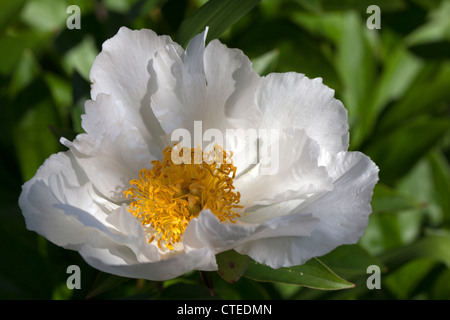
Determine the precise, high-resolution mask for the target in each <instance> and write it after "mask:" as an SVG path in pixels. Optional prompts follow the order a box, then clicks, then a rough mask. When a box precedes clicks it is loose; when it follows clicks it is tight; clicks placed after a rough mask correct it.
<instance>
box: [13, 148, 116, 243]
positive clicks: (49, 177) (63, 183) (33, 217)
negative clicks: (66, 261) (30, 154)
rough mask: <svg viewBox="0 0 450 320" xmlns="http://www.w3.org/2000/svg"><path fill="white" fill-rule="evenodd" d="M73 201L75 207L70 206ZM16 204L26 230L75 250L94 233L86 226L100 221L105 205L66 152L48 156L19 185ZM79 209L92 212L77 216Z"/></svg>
mask: <svg viewBox="0 0 450 320" xmlns="http://www.w3.org/2000/svg"><path fill="white" fill-rule="evenodd" d="M75 204H76V206H77V208H76V207H72V206H71V205H75ZM19 205H20V208H21V209H22V213H23V215H24V217H25V222H26V226H27V228H28V229H29V230H33V231H36V232H37V233H39V234H41V235H43V236H44V237H46V238H47V239H49V240H50V241H52V242H53V243H55V244H57V245H59V246H62V247H65V248H70V249H75V250H76V249H77V248H79V247H80V245H81V244H82V243H84V242H85V241H86V239H88V238H89V237H90V236H91V235H92V233H93V232H95V231H94V228H90V227H86V226H91V227H93V226H94V225H97V223H98V224H102V222H104V220H105V218H106V213H105V211H104V210H102V209H103V208H105V210H107V207H108V206H109V204H108V203H107V202H105V201H104V200H103V199H101V198H100V197H98V196H97V195H96V194H95V192H94V191H93V190H92V187H91V185H90V184H89V182H88V179H87V177H86V175H85V174H84V172H83V171H82V170H81V169H80V168H79V166H78V165H77V164H76V161H75V159H74V157H73V156H72V155H71V153H70V152H65V153H58V154H55V155H52V156H51V157H50V158H49V159H47V160H46V161H45V163H44V164H43V165H42V166H41V167H40V168H39V170H38V171H37V173H36V175H35V176H34V177H33V178H32V179H31V180H29V181H28V182H26V183H25V184H24V185H23V187H22V193H21V195H20V197H19ZM111 206H113V205H112V204H111ZM79 210H85V211H86V212H87V211H90V212H93V213H92V215H90V217H82V218H81V219H79V217H77V212H78V211H79Z"/></svg>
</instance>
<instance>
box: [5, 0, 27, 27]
mask: <svg viewBox="0 0 450 320" xmlns="http://www.w3.org/2000/svg"><path fill="white" fill-rule="evenodd" d="M25 2H26V0H2V1H1V2H0V30H2V29H4V28H5V27H6V26H7V25H8V24H9V23H10V22H12V21H14V20H15V19H16V16H17V15H18V14H19V13H20V11H21V10H22V7H23V5H24V4H25Z"/></svg>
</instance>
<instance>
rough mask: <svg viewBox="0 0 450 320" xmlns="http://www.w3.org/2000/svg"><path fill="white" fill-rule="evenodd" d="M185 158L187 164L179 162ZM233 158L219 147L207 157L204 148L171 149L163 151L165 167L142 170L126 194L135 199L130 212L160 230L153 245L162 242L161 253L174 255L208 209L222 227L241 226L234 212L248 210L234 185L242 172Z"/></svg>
mask: <svg viewBox="0 0 450 320" xmlns="http://www.w3.org/2000/svg"><path fill="white" fill-rule="evenodd" d="M199 154H200V158H199ZM174 155H175V157H173V156H174ZM180 155H182V158H183V159H184V160H185V161H183V162H181V163H178V162H179V161H175V162H176V163H175V162H174V161H173V160H177V159H181V158H180V157H179V156H180ZM231 156H232V155H229V154H227V152H226V151H224V150H223V149H222V148H221V147H220V146H218V145H216V146H215V147H214V151H212V152H210V153H209V154H205V156H203V153H202V151H201V149H200V148H197V149H195V148H192V149H189V148H182V149H174V148H172V147H170V146H169V147H167V148H165V149H164V151H163V161H162V162H161V161H157V160H155V161H152V165H153V168H152V169H150V170H147V169H146V168H144V169H142V170H141V171H140V173H139V179H137V180H131V181H130V185H131V186H132V187H131V188H129V189H128V190H126V191H125V192H124V193H125V195H126V196H127V198H131V200H132V202H131V204H130V206H129V207H128V211H129V212H131V213H132V214H133V215H134V216H135V217H136V218H137V219H138V220H139V222H140V223H141V224H142V225H144V226H151V227H153V228H154V230H155V233H154V234H153V235H152V236H151V237H150V239H149V242H152V241H157V244H158V247H159V248H162V246H165V247H166V248H168V249H170V250H172V249H173V248H174V245H176V244H177V243H179V242H180V241H181V239H182V237H183V233H184V230H185V229H186V227H187V225H188V223H189V221H191V219H192V218H196V217H198V215H199V212H200V211H201V210H203V209H209V210H210V211H211V212H212V213H213V214H214V215H215V216H216V217H217V218H218V219H219V220H220V221H221V222H224V221H230V222H232V223H235V222H236V219H237V218H239V217H240V215H239V214H237V213H236V212H235V211H234V210H235V209H237V208H242V206H239V205H238V203H239V201H240V193H239V192H235V190H234V189H235V188H234V186H233V179H234V177H235V175H236V167H235V166H234V165H233V164H232V162H231ZM205 158H206V159H205ZM199 159H200V160H199ZM186 160H187V161H186Z"/></svg>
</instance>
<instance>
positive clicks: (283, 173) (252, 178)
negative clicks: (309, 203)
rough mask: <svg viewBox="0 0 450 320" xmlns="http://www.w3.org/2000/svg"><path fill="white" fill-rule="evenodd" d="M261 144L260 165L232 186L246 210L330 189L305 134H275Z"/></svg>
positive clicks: (313, 144)
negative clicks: (238, 193)
mask: <svg viewBox="0 0 450 320" xmlns="http://www.w3.org/2000/svg"><path fill="white" fill-rule="evenodd" d="M261 141H262V142H263V143H261V148H260V155H261V157H260V162H259V163H258V164H257V165H256V166H255V167H254V168H252V169H251V170H250V171H249V172H247V173H245V174H244V175H242V176H241V177H239V178H238V179H236V181H235V184H234V185H235V187H236V190H238V191H239V192H240V193H241V204H242V205H243V206H244V207H245V208H246V209H248V208H251V207H252V206H255V205H272V204H274V203H279V202H283V201H287V200H293V199H307V198H309V197H311V196H314V195H316V194H321V193H324V192H327V191H329V190H332V189H333V184H332V179H331V177H329V176H328V172H327V169H326V168H325V167H324V166H321V165H319V157H320V148H319V145H318V144H317V143H316V142H315V141H313V140H312V139H310V138H309V137H308V136H307V135H306V133H305V131H304V130H299V129H292V130H287V129H286V130H278V133H277V135H276V136H275V137H272V138H271V139H268V138H262V137H261ZM254 214H255V213H249V215H254ZM255 218H256V217H253V218H252V219H255ZM244 220H245V218H244Z"/></svg>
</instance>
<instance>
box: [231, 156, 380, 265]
mask: <svg viewBox="0 0 450 320" xmlns="http://www.w3.org/2000/svg"><path fill="white" fill-rule="evenodd" d="M330 167H332V168H330V171H332V172H333V173H334V174H333V176H334V178H335V180H334V189H333V190H332V191H330V192H328V193H326V194H325V195H323V196H322V197H321V198H319V199H314V201H310V203H309V204H308V205H306V206H305V205H303V208H302V209H301V210H300V212H302V213H303V214H306V213H310V214H312V216H313V217H315V218H317V219H319V223H318V225H317V226H316V228H315V229H314V231H313V232H312V233H311V235H310V236H300V237H279V238H272V239H261V240H258V241H252V242H247V243H245V244H243V245H241V246H238V247H236V251H238V252H240V253H242V254H247V255H249V256H250V257H252V258H253V259H255V260H256V261H258V262H260V263H263V264H267V265H269V266H270V267H272V268H279V267H289V266H294V265H300V264H303V263H305V262H306V261H307V260H309V259H311V258H312V257H316V256H321V255H324V254H326V253H328V252H330V251H331V250H333V249H335V248H336V247H338V246H340V245H344V244H352V243H356V242H357V241H358V240H359V238H360V237H361V236H362V235H363V233H364V230H365V228H366V227H367V224H368V220H369V215H370V213H371V212H372V208H371V206H370V201H371V198H372V194H373V188H374V186H375V184H376V183H377V181H378V171H379V170H378V167H377V166H376V165H375V164H374V163H373V162H372V161H371V160H370V159H369V158H368V157H367V156H365V155H364V154H362V153H359V152H342V153H339V154H338V155H337V157H336V159H335V162H334V163H333V164H330Z"/></svg>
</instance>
